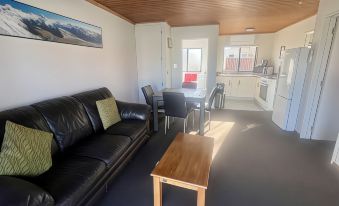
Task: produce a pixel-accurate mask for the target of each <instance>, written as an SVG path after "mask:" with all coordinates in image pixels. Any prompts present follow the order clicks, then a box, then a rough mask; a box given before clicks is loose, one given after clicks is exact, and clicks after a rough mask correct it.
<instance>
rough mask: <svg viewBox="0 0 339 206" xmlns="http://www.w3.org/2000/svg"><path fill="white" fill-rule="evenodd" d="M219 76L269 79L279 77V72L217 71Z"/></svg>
mask: <svg viewBox="0 0 339 206" xmlns="http://www.w3.org/2000/svg"><path fill="white" fill-rule="evenodd" d="M217 76H220V77H239V76H241V77H264V78H267V79H277V74H272V75H266V74H259V73H253V72H244V73H217Z"/></svg>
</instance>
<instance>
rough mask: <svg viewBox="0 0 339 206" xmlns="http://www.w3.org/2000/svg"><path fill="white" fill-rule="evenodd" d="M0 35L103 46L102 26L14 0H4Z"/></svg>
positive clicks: (2, 2)
mask: <svg viewBox="0 0 339 206" xmlns="http://www.w3.org/2000/svg"><path fill="white" fill-rule="evenodd" d="M0 35H4V36H12V37H20V38H27V39H36V40H42V41H51V42H58V43H65V44H74V45H80V46H87V47H96V48H102V47H103V43H102V29H101V28H100V27H97V26H94V25H91V24H87V23H84V22H81V21H78V20H75V19H72V18H68V17H65V16H62V15H59V14H55V13H52V12H49V11H45V10H43V9H39V8H36V7H33V6H30V5H27V4H24V3H20V2H17V1H13V0H0Z"/></svg>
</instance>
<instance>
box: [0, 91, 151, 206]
mask: <svg viewBox="0 0 339 206" xmlns="http://www.w3.org/2000/svg"><path fill="white" fill-rule="evenodd" d="M111 96H112V94H111V92H110V91H109V90H108V89H107V88H101V89H97V90H93V91H88V92H83V93H80V94H76V95H73V96H71V97H60V98H56V99H52V100H47V101H43V102H40V103H36V104H33V105H30V106H25V107H21V108H17V109H12V110H8V111H4V112H0V143H1V144H2V139H3V136H4V132H5V131H4V130H5V122H6V120H10V121H13V122H15V123H17V124H21V125H24V126H27V127H30V128H35V129H39V130H43V131H48V132H52V133H53V134H54V141H53V143H52V154H53V166H52V168H51V169H50V170H48V171H47V172H46V173H44V174H42V175H40V176H38V177H34V178H32V177H31V178H28V177H12V176H0V205H11V206H12V205H27V206H32V205H93V204H95V202H96V201H97V199H98V197H100V195H102V194H104V192H105V191H106V188H107V185H108V184H109V183H110V182H111V181H112V179H113V177H114V176H115V175H116V174H118V172H119V171H121V170H122V168H123V167H124V166H125V165H126V163H127V162H128V161H129V160H130V159H131V158H132V157H133V155H134V154H135V153H136V151H137V150H138V148H139V147H140V146H141V145H142V144H143V143H144V142H145V141H146V140H147V139H148V138H149V117H150V112H151V108H150V107H149V106H147V105H142V104H133V103H125V102H120V101H117V105H118V109H119V112H120V115H121V119H122V121H121V122H119V123H117V124H115V125H113V126H112V127H110V128H108V129H107V130H106V131H104V129H103V126H102V123H101V120H100V116H99V113H98V110H97V107H96V101H98V100H101V99H106V98H108V97H111Z"/></svg>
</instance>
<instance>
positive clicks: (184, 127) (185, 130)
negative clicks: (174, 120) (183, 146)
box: [184, 118, 186, 133]
mask: <svg viewBox="0 0 339 206" xmlns="http://www.w3.org/2000/svg"><path fill="white" fill-rule="evenodd" d="M184 133H186V118H185V119H184Z"/></svg>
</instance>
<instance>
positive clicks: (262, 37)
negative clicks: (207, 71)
mask: <svg viewBox="0 0 339 206" xmlns="http://www.w3.org/2000/svg"><path fill="white" fill-rule="evenodd" d="M235 36H240V35H225V36H219V38H218V66H217V72H222V68H223V66H224V65H223V62H224V47H226V46H232V45H234V43H232V42H231V38H232V37H235ZM241 36H245V35H241ZM246 36H249V37H252V36H253V37H254V41H252V42H250V41H248V42H246V41H245V42H242V43H237V45H242V46H258V56H257V64H258V63H260V62H261V60H262V59H267V60H269V61H270V62H271V61H272V57H273V56H272V51H273V43H274V37H275V36H274V34H273V33H272V34H256V35H246Z"/></svg>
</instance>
